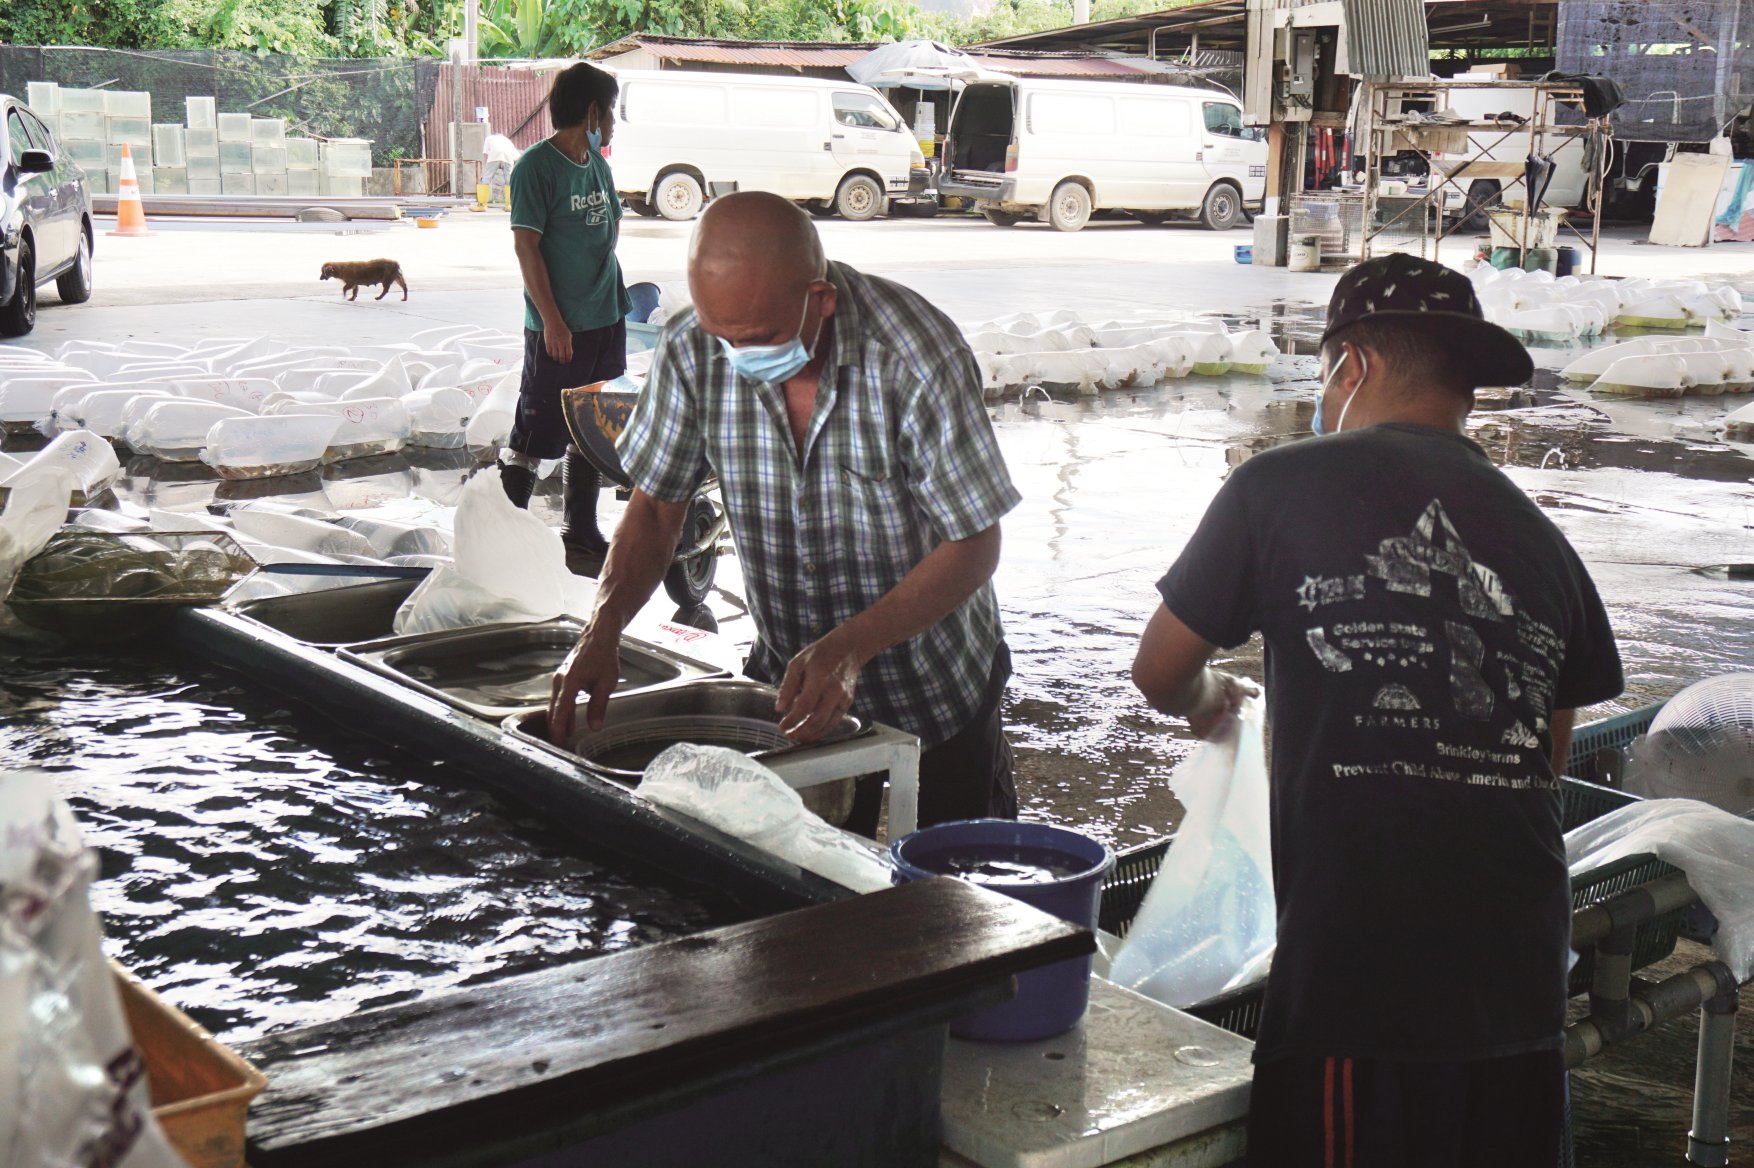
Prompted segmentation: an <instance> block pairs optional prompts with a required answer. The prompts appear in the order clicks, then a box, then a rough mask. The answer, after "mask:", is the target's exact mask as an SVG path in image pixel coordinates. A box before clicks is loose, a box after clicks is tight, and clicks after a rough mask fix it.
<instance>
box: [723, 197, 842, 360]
mask: <svg viewBox="0 0 1754 1168" xmlns="http://www.w3.org/2000/svg"><path fill="white" fill-rule="evenodd" d="M826 278H827V264H826V261H825V260H824V258H823V255H822V240H821V239H820V238H819V237H818V236H817V234H816V225H815V224H814V223H812V222H811V221H810V216H809V215H807V214H805V213H804V211H803V210H802V209H801V208H799V207H797V206H795V205H793V204H792V203H789V202H787V201H786V200H785V199H782V198H780V197H779V196H778V195H771V194H767V193H766V192H762V191H742V192H738V193H737V194H734V195H726V196H724V197H722V198H719V199H715V200H713V202H712V205H711V206H709V207H708V208H707V209H706V214H704V215H702V216H701V217H700V223H699V225H698V226H696V227H695V229H694V240H693V242H692V243H691V244H690V246H689V249H688V289H689V292H690V293H691V294H692V295H693V298H694V304H695V309H696V311H697V312H698V314H699V315H700V318H701V322H702V324H703V325H705V326H707V328H708V331H711V332H714V333H716V334H717V335H719V336H724V337H726V338H727V339H729V340H731V341H732V343H733V344H742V343H747V344H760V343H764V342H763V340H762V338H763V337H764V336H768V335H774V336H779V335H783V336H796V335H798V325H799V315H800V313H801V312H803V311H804V306H805V305H804V302H805V298H806V296H807V295H808V293H809V292H810V289H811V287H812V285H815V284H818V283H819V282H821V281H823V280H825V279H826Z"/></svg>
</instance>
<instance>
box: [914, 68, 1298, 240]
mask: <svg viewBox="0 0 1754 1168" xmlns="http://www.w3.org/2000/svg"><path fill="white" fill-rule="evenodd" d="M1257 138H1258V136H1257V134H1256V133H1255V131H1253V130H1251V129H1248V128H1247V127H1245V126H1244V125H1243V124H1242V107H1241V106H1240V105H1239V104H1238V103H1237V102H1236V101H1235V100H1233V99H1232V98H1230V97H1229V96H1228V95H1226V94H1224V93H1220V92H1217V91H1215V90H1208V89H1193V88H1188V87H1184V86H1171V85H1141V84H1136V83H1128V82H1112V81H1033V80H1028V79H1023V78H1019V79H1015V80H984V81H978V82H974V83H971V84H970V85H968V86H967V87H966V88H965V89H963V91H962V95H961V96H960V97H959V98H957V101H956V108H955V109H954V110H953V111H952V112H951V115H950V129H949V132H948V134H947V135H946V140H945V143H944V171H943V173H942V174H940V175H939V177H938V183H937V186H938V192H939V194H942V195H959V196H963V197H965V198H970V199H973V200H974V202H975V205H976V206H977V207H979V208H980V211H981V213H982V214H984V215H985V216H986V217H987V219H988V220H989V221H991V222H993V223H996V224H999V225H1000V226H1004V227H1009V226H1011V225H1013V224H1015V223H1018V222H1021V221H1022V220H1024V219H1041V220H1045V221H1046V222H1048V223H1051V224H1052V225H1053V226H1054V227H1056V228H1058V229H1059V230H1061V231H1077V230H1078V229H1079V228H1081V227H1083V226H1084V224H1085V223H1087V222H1089V220H1090V216H1091V213H1092V212H1094V211H1098V210H1106V209H1114V210H1121V211H1125V212H1127V213H1128V214H1131V215H1133V216H1134V217H1136V218H1138V219H1142V220H1144V221H1145V222H1147V223H1159V222H1163V221H1165V220H1168V219H1170V218H1172V217H1174V216H1176V215H1178V214H1180V215H1187V214H1193V215H1197V216H1199V218H1200V221H1201V222H1203V223H1204V224H1205V225H1206V226H1207V227H1210V228H1212V229H1213V230H1219V231H1221V230H1223V229H1225V228H1228V227H1234V226H1236V225H1237V223H1238V222H1240V221H1241V219H1242V217H1243V212H1244V209H1245V208H1247V207H1258V206H1259V205H1260V202H1261V199H1262V197H1263V196H1264V195H1265V194H1266V187H1267V145H1266V143H1265V142H1264V141H1259V140H1257Z"/></svg>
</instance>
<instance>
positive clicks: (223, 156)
mask: <svg viewBox="0 0 1754 1168" xmlns="http://www.w3.org/2000/svg"><path fill="white" fill-rule="evenodd" d="M224 134H225V131H223V130H221V131H220V139H219V173H221V174H252V173H254V172H255V165H254V164H255V147H253V146H251V145H250V144H249V143H248V142H228V141H226V140H225V137H224Z"/></svg>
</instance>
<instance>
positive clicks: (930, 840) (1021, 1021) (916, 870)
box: [889, 819, 1115, 1042]
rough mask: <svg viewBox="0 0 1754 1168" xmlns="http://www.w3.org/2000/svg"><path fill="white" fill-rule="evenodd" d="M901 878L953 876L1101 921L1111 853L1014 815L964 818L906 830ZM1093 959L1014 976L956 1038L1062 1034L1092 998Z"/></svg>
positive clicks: (1065, 914)
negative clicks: (1008, 988) (1012, 986)
mask: <svg viewBox="0 0 1754 1168" xmlns="http://www.w3.org/2000/svg"><path fill="white" fill-rule="evenodd" d="M889 854H890V857H891V858H892V859H893V860H894V862H895V869H896V876H895V881H896V883H898V884H901V883H905V882H907V881H909V880H928V879H930V878H932V877H934V876H955V877H957V878H959V879H963V880H967V881H969V882H970V883H972V884H979V885H980V886H982V887H983V888H989V889H991V890H992V891H994V892H1002V893H1004V894H1005V895H1006V896H1010V897H1013V898H1015V899H1017V900H1021V901H1022V902H1023V903H1025V904H1028V905H1033V906H1034V907H1036V908H1038V909H1041V910H1042V911H1043V912H1047V913H1052V914H1053V915H1055V916H1057V917H1059V918H1061V919H1062V920H1067V921H1070V922H1072V923H1073V924H1075V925H1079V926H1081V927H1083V928H1086V929H1094V928H1095V927H1096V915H1097V909H1098V907H1099V905H1100V903H1101V900H1102V881H1103V877H1104V876H1106V875H1108V870H1109V869H1110V868H1112V867H1113V866H1114V862H1115V858H1114V853H1113V852H1111V851H1109V849H1108V848H1107V847H1106V846H1105V845H1103V844H1101V843H1098V842H1097V841H1096V840H1093V839H1091V838H1090V837H1089V836H1086V835H1080V834H1079V833H1078V832H1075V831H1069V830H1067V829H1066V828H1063V827H1050V826H1049V825H1047V824H1045V823H1018V822H1016V821H1015V820H1011V819H962V820H956V821H954V822H951V823H940V824H937V825H936V826H933V827H928V828H925V829H924V830H922V831H916V832H914V833H913V834H912V835H909V836H903V837H902V838H901V839H898V840H896V841H895V843H893V844H891V845H890V848H889ZM1090 963H1091V958H1089V957H1076V958H1073V959H1071V960H1069V961H1061V962H1057V963H1055V964H1053V965H1048V966H1043V967H1042V968H1040V969H1032V970H1030V971H1029V972H1027V973H1023V974H1019V975H1018V977H1017V996H1016V997H1015V998H1012V999H1011V1000H1010V1001H1009V1002H1005V1003H1003V1004H1002V1005H998V1006H994V1007H993V1008H992V1009H990V1010H982V1011H981V1012H979V1013H978V1014H971V1015H969V1016H967V1017H965V1018H959V1019H957V1020H956V1021H955V1022H953V1023H951V1024H950V1033H952V1034H954V1035H956V1036H957V1037H958V1038H978V1039H983V1040H986V1041H988V1042H1031V1041H1034V1040H1035V1039H1039V1038H1051V1037H1053V1036H1054V1035H1056V1034H1063V1033H1065V1032H1066V1031H1068V1030H1070V1029H1071V1028H1072V1027H1074V1026H1076V1025H1077V1024H1078V1019H1080V1018H1082V1017H1083V1016H1084V1009H1085V1007H1086V1006H1088V1005H1089V1004H1090Z"/></svg>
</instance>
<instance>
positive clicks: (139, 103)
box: [103, 89, 152, 123]
mask: <svg viewBox="0 0 1754 1168" xmlns="http://www.w3.org/2000/svg"><path fill="white" fill-rule="evenodd" d="M103 95H104V113H106V114H108V115H109V116H110V117H112V118H144V119H145V120H146V121H147V122H149V123H150V122H151V121H152V95H151V94H150V93H142V92H140V91H139V90H132V89H106V90H104V91H103Z"/></svg>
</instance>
